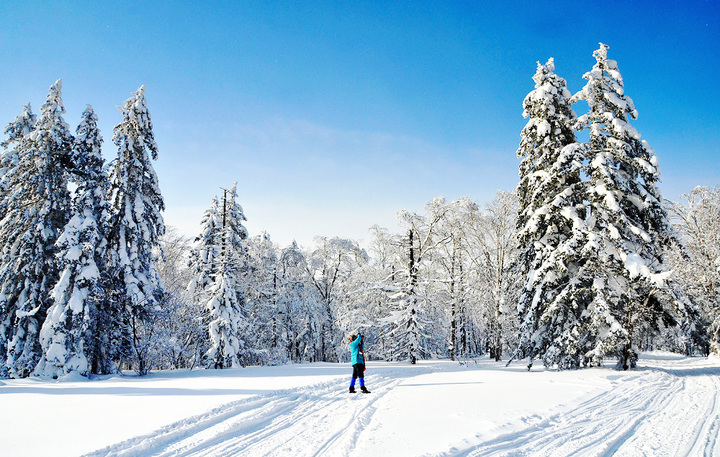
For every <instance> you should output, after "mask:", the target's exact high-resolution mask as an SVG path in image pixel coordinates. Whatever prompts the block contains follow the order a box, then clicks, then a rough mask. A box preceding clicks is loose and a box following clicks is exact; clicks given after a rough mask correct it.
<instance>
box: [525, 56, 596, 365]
mask: <svg viewBox="0 0 720 457" xmlns="http://www.w3.org/2000/svg"><path fill="white" fill-rule="evenodd" d="M554 70H555V64H554V60H553V59H550V60H548V62H547V63H546V64H545V65H542V64H540V63H538V67H537V72H536V73H535V76H533V80H534V81H535V89H534V90H533V91H531V92H530V93H529V94H528V95H527V97H525V100H524V101H523V108H524V112H523V116H525V117H527V118H529V120H528V123H527V125H526V126H525V128H523V130H522V133H521V141H520V146H519V148H518V150H517V156H518V157H519V158H521V159H522V161H521V163H520V183H519V184H518V187H517V195H518V200H519V208H518V220H517V226H518V242H519V246H520V250H521V254H520V261H519V268H520V271H521V273H522V275H523V277H524V278H525V281H526V282H525V285H524V287H523V288H522V290H521V292H520V298H519V303H518V311H519V315H520V319H521V327H520V333H519V341H518V349H517V352H516V354H515V355H514V356H513V358H525V357H527V358H529V359H530V365H532V360H533V359H534V358H542V360H543V362H544V363H545V364H546V365H558V366H560V367H563V368H571V367H577V366H579V365H581V364H582V363H584V362H585V356H584V353H583V351H582V350H581V349H580V348H578V346H577V345H578V342H577V339H578V337H579V335H580V330H579V329H580V327H582V325H583V322H582V320H583V318H582V314H583V312H584V310H585V308H586V307H587V303H586V301H587V297H586V294H584V293H583V292H582V291H583V290H584V288H585V287H586V286H587V284H582V283H581V282H579V281H578V278H577V275H578V273H579V271H580V270H581V267H582V262H583V260H582V258H581V256H580V255H579V250H580V249H581V247H582V245H583V244H584V238H583V237H584V235H585V229H584V223H583V220H582V215H581V214H580V213H579V211H581V210H582V208H581V205H582V202H583V199H584V187H583V183H582V182H581V176H582V170H583V155H582V152H583V148H582V146H581V145H579V144H577V143H576V139H575V133H574V131H573V125H574V122H575V120H576V116H575V113H574V112H573V110H572V107H571V96H570V93H569V91H568V90H567V87H566V82H565V80H564V79H563V78H561V77H559V76H558V75H556V74H555V72H554Z"/></svg>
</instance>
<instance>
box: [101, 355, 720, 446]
mask: <svg viewBox="0 0 720 457" xmlns="http://www.w3.org/2000/svg"><path fill="white" fill-rule="evenodd" d="M704 360H706V359H700V358H698V359H695V361H694V362H693V363H692V364H691V365H688V363H687V359H685V361H683V360H678V359H673V357H663V356H657V357H653V358H652V359H650V366H651V367H641V368H639V369H638V370H637V371H633V372H629V373H623V374H618V375H617V376H614V375H610V376H609V377H608V379H610V380H611V381H612V382H613V387H612V388H611V389H610V390H609V391H607V392H603V393H602V394H599V395H597V396H595V397H592V398H589V399H587V400H585V401H584V402H581V403H579V404H577V405H575V407H574V408H573V409H569V410H568V409H567V408H565V409H562V408H561V409H562V410H553V411H550V412H538V413H537V414H533V415H530V416H527V417H524V418H522V419H521V421H520V422H517V423H516V425H515V426H511V427H512V428H511V430H512V431H510V432H507V433H505V434H502V435H499V436H496V437H494V438H491V439H489V440H487V441H485V442H482V443H476V444H475V445H473V446H470V447H468V448H465V449H458V448H451V449H449V450H448V451H447V452H443V453H441V454H437V457H450V456H462V457H478V456H523V455H532V456H553V457H554V456H570V455H573V456H574V455H581V456H611V455H612V456H638V455H646V456H647V455H652V456H713V455H720V439H719V435H720V368H719V367H717V364H713V363H712V362H704ZM642 362H646V363H647V361H643V360H641V363H642ZM431 371H432V370H429V369H418V370H413V371H412V372H408V371H395V370H390V371H385V372H384V373H383V374H382V375H374V376H373V378H372V379H373V385H372V386H370V387H371V388H372V390H373V393H371V394H369V395H366V394H361V393H358V394H356V395H350V394H348V393H347V391H346V390H344V389H342V390H341V389H339V388H338V387H339V385H344V382H342V380H336V381H328V382H324V383H320V384H316V385H314V386H310V387H302V388H297V389H290V390H283V391H277V392H275V393H272V394H265V395H259V396H254V397H251V398H247V399H244V400H240V401H237V402H232V403H228V404H226V405H223V406H221V407H218V408H215V409H214V410H212V411H210V412H208V413H205V414H202V415H198V416H194V417H190V418H187V419H184V420H181V421H179V422H176V423H174V424H171V425H168V426H166V427H164V428H162V429H159V430H157V431H155V432H153V433H151V434H149V435H144V436H139V437H136V438H133V439H130V440H127V441H124V442H121V443H118V444H115V445H113V446H110V447H108V448H105V449H101V450H98V451H95V452H93V453H90V454H87V455H88V456H123V457H130V456H193V457H194V456H237V455H251V456H277V455H295V456H350V455H352V454H353V450H354V448H355V445H356V443H358V440H359V437H360V436H361V434H362V433H363V432H364V430H365V429H366V427H367V425H368V424H369V423H370V420H371V418H372V417H373V414H374V413H375V412H376V411H377V404H378V402H381V401H382V400H383V397H384V396H385V395H387V394H388V393H390V392H392V389H393V388H394V387H396V386H397V385H399V384H401V383H402V382H403V381H405V380H407V379H408V378H410V377H414V376H417V375H420V374H425V373H428V372H431ZM343 379H344V378H343ZM543 414H544V415H543ZM522 424H524V425H522ZM319 437H322V438H319ZM476 439H477V438H476ZM468 443H472V441H468Z"/></svg>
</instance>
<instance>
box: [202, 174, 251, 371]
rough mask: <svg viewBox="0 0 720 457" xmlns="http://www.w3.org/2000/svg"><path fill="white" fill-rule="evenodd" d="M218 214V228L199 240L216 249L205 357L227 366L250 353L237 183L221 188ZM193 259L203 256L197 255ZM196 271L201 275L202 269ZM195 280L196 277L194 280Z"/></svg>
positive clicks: (242, 218) (242, 217)
mask: <svg viewBox="0 0 720 457" xmlns="http://www.w3.org/2000/svg"><path fill="white" fill-rule="evenodd" d="M218 214H219V222H220V227H219V228H220V230H218V231H217V232H216V233H215V236H213V237H212V239H205V240H202V242H203V243H205V248H204V249H207V250H208V251H214V252H216V253H217V255H216V256H215V255H213V262H215V263H216V264H217V267H216V271H215V274H214V278H211V279H212V282H211V283H210V285H209V286H208V287H207V289H206V290H205V294H204V295H205V300H206V302H205V303H206V305H205V307H206V309H207V320H208V322H207V325H208V334H209V337H210V349H209V350H208V352H207V354H206V358H207V364H208V366H209V367H212V368H230V367H237V366H241V365H244V364H246V363H248V361H250V360H252V357H253V351H252V349H251V348H250V346H249V345H248V344H247V340H248V333H250V326H249V323H248V315H247V303H246V287H247V286H246V284H245V275H246V273H247V268H248V265H247V248H246V246H245V244H246V240H247V237H248V232H247V229H246V228H245V226H244V225H243V222H244V221H245V220H246V219H245V214H244V213H243V209H242V206H240V204H239V203H238V202H237V183H235V184H234V185H233V187H232V188H231V189H229V190H228V189H224V191H223V198H222V199H221V200H220V201H219V205H218ZM196 259H201V260H202V259H207V257H205V256H202V255H200V256H197V257H196ZM196 271H199V273H198V274H199V275H205V270H203V269H196ZM202 281H204V279H202ZM195 284H199V281H197V280H195Z"/></svg>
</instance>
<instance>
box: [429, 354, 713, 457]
mask: <svg viewBox="0 0 720 457" xmlns="http://www.w3.org/2000/svg"><path fill="white" fill-rule="evenodd" d="M644 357H645V358H644V359H641V361H640V365H641V368H640V369H639V370H638V371H636V372H630V374H629V375H628V374H627V373H624V374H619V375H618V376H617V377H616V381H615V386H614V387H613V389H612V390H611V391H609V392H606V393H602V394H600V395H598V396H596V397H594V398H592V399H590V400H587V401H585V402H583V403H581V404H580V405H578V406H576V407H574V408H573V409H572V410H569V411H562V412H558V413H555V414H552V415H550V416H548V417H545V418H540V419H538V420H537V421H536V423H533V424H531V425H529V426H528V427H527V428H525V429H522V430H518V431H514V432H512V433H507V434H504V435H502V436H499V437H497V438H495V439H493V440H491V441H487V442H484V443H482V444H480V445H477V446H474V447H471V448H469V449H465V450H458V449H452V450H451V451H450V452H448V453H446V454H442V455H444V456H449V455H452V456H463V457H479V456H519V455H532V456H553V457H555V456H571V455H573V456H574V455H583V456H633V457H634V456H639V455H642V456H717V455H720V440H719V439H718V434H719V431H720V368H719V367H718V366H717V363H716V362H714V361H711V362H708V361H707V359H703V358H696V359H691V361H692V364H691V365H690V366H688V359H686V358H679V357H677V356H672V355H670V356H662V355H651V354H646V355H644ZM643 365H644V366H643ZM648 365H650V366H651V367H652V368H651V367H649V366H648ZM633 373H636V376H633Z"/></svg>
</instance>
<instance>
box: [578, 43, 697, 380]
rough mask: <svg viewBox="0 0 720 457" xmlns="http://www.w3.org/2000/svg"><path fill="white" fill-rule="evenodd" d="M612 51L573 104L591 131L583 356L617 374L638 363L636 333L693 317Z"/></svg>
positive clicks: (599, 60) (650, 161)
mask: <svg viewBox="0 0 720 457" xmlns="http://www.w3.org/2000/svg"><path fill="white" fill-rule="evenodd" d="M607 50H608V46H607V45H604V44H602V43H601V44H600V48H599V49H598V50H597V51H595V52H594V53H593V55H594V56H595V59H596V64H595V65H594V66H593V69H592V70H591V71H590V72H588V73H586V74H585V75H584V76H583V77H584V78H585V79H586V80H587V84H586V85H585V87H584V88H583V89H582V90H581V91H580V92H578V93H577V94H576V95H575V96H574V97H573V100H574V101H578V100H585V101H586V102H587V104H588V107H589V112H588V113H587V114H585V115H583V116H580V117H579V118H578V127H579V128H580V129H584V128H587V129H589V131H590V139H589V141H588V143H586V144H585V145H584V153H585V155H586V160H585V161H584V163H585V165H586V167H585V170H584V175H585V176H586V185H585V194H584V210H585V212H584V214H583V220H584V221H585V224H586V230H587V240H586V244H585V245H584V246H583V247H582V255H583V257H584V260H585V262H587V263H586V265H585V266H584V268H585V272H586V274H585V275H584V276H585V277H586V278H589V277H592V284H591V285H590V289H589V290H588V298H590V299H591V302H590V303H589V305H588V308H587V314H586V316H584V317H585V319H586V322H587V327H586V330H587V332H588V333H587V340H586V341H585V342H584V344H583V342H580V344H579V348H580V349H581V350H582V351H583V352H584V353H585V354H586V356H587V357H588V363H589V364H590V365H598V364H599V363H600V362H601V360H602V358H603V357H605V356H607V355H614V356H616V357H617V358H618V368H624V369H627V368H628V367H633V366H635V362H636V360H637V353H636V349H635V347H636V344H637V341H636V340H635V338H636V336H637V332H638V331H639V330H640V329H641V328H642V329H643V330H645V331H651V330H652V329H653V328H654V327H655V326H656V325H657V322H658V321H661V320H663V319H664V320H665V321H667V320H668V318H669V317H670V316H672V315H673V314H675V309H677V310H678V311H679V312H680V317H681V318H682V317H683V316H687V314H688V313H687V312H686V311H687V310H686V308H687V307H688V306H689V303H688V302H687V301H686V300H682V299H680V298H681V297H678V294H677V291H676V290H674V289H673V287H672V286H671V285H670V284H669V283H668V282H667V277H668V276H669V274H670V271H669V270H668V268H667V267H666V266H665V265H663V257H662V253H663V247H664V245H665V244H667V243H668V241H669V239H670V231H669V228H668V218H667V214H666V212H665V210H664V208H663V206H662V199H661V196H660V191H659V190H658V188H657V183H658V181H659V178H660V169H659V167H658V159H657V157H656V155H655V153H654V151H653V150H652V148H650V146H649V145H648V143H647V142H646V141H644V140H641V139H640V134H639V133H638V131H637V130H636V129H635V128H634V127H633V126H632V125H630V120H631V119H636V118H637V111H636V110H635V106H634V103H633V101H632V99H630V97H628V96H627V95H625V91H624V85H623V79H622V76H621V74H620V71H619V70H618V66H617V63H616V62H615V61H614V60H610V59H608V58H607ZM689 325H692V323H690V324H689Z"/></svg>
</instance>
